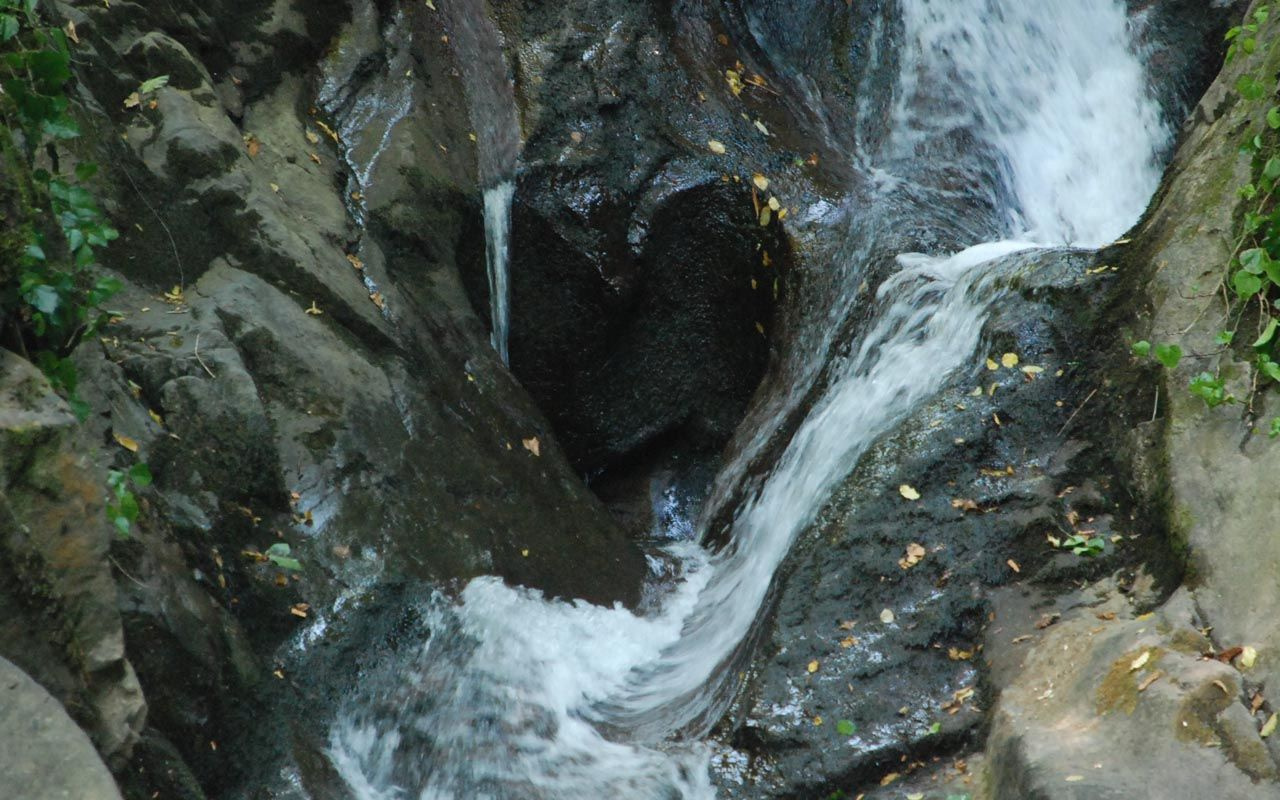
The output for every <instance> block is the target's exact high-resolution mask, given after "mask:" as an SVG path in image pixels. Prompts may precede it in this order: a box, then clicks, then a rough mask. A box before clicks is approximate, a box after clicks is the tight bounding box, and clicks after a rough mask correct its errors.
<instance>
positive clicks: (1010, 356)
mask: <svg viewBox="0 0 1280 800" xmlns="http://www.w3.org/2000/svg"><path fill="white" fill-rule="evenodd" d="M1000 365H1001V366H1002V367H1004V368H1005V369H1013V368H1014V367H1016V366H1018V354H1017V353H1005V354H1004V355H1002V356H1000Z"/></svg>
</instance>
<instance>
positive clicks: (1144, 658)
mask: <svg viewBox="0 0 1280 800" xmlns="http://www.w3.org/2000/svg"><path fill="white" fill-rule="evenodd" d="M1150 660H1151V651H1150V650H1143V651H1142V655H1140V656H1138V657H1137V658H1135V659H1134V660H1133V662H1132V663H1130V664H1129V671H1130V672H1137V671H1138V670H1140V669H1142V668H1143V667H1145V666H1146V665H1147V662H1148V661H1150Z"/></svg>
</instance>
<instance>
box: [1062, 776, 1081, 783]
mask: <svg viewBox="0 0 1280 800" xmlns="http://www.w3.org/2000/svg"><path fill="white" fill-rule="evenodd" d="M1066 780H1067V783H1079V782H1080V781H1082V780H1084V776H1083V775H1068V776H1067V779H1066Z"/></svg>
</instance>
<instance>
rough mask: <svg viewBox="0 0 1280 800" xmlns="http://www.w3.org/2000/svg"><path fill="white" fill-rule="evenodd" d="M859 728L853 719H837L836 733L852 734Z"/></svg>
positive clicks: (842, 734)
mask: <svg viewBox="0 0 1280 800" xmlns="http://www.w3.org/2000/svg"><path fill="white" fill-rule="evenodd" d="M857 730H858V726H857V725H855V724H853V720H848V719H842V720H837V721H836V733H838V734H840V735H841V736H852V735H853V734H854V733H855V732H856V731H857Z"/></svg>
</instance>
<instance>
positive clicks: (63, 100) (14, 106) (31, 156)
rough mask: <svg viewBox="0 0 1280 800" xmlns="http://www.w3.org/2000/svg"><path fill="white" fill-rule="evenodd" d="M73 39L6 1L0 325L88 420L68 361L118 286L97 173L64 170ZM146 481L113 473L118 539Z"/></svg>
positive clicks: (0, 30) (2, 0)
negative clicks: (110, 267)
mask: <svg viewBox="0 0 1280 800" xmlns="http://www.w3.org/2000/svg"><path fill="white" fill-rule="evenodd" d="M75 38H76V32H75V27H74V25H72V24H70V23H68V24H67V26H66V27H65V28H60V27H57V26H54V25H49V24H46V23H45V22H44V21H43V20H42V18H41V16H40V11H39V7H38V2H37V0H0V90H2V91H0V157H2V158H3V161H2V162H0V179H3V180H4V182H5V183H6V184H7V185H6V186H4V187H0V201H3V202H2V203H0V213H3V217H4V218H3V219H2V220H0V222H3V225H4V239H3V242H0V277H2V278H3V281H0V321H3V322H4V323H5V325H6V326H7V327H8V328H9V330H8V331H7V332H6V335H7V336H8V337H9V338H10V340H11V343H12V344H13V346H15V347H16V348H17V349H19V350H20V351H22V352H23V353H24V354H25V355H27V356H28V357H29V358H30V359H31V361H32V362H34V363H35V364H36V365H37V366H38V367H39V368H40V369H41V370H42V371H43V372H44V374H45V375H46V376H47V377H48V379H49V382H50V383H51V384H52V385H53V387H54V389H55V390H57V391H58V392H59V393H61V394H62V395H63V396H64V397H66V399H67V402H68V403H69V404H70V406H71V409H72V411H73V412H74V413H75V415H76V417H77V418H78V419H80V420H81V421H84V420H85V419H86V418H87V417H88V414H89V407H88V405H87V404H86V403H85V402H84V401H83V400H81V399H80V396H79V394H78V393H77V391H76V384H77V376H76V369H75V364H74V362H73V361H72V360H71V352H72V351H73V350H74V349H75V347H76V345H77V344H79V343H80V342H81V341H82V340H84V339H85V338H86V337H90V336H93V335H94V334H95V333H96V332H97V331H98V330H99V329H100V328H101V327H102V326H103V325H105V324H106V323H107V321H108V320H109V318H110V313H109V312H108V311H106V310H105V309H104V308H103V304H104V303H105V302H106V301H107V300H109V299H110V298H111V297H112V296H113V295H114V294H115V293H116V292H118V291H119V290H120V288H121V285H120V282H119V281H118V280H116V279H115V278H112V277H109V276H103V275H100V274H98V272H97V270H96V269H95V267H96V266H97V260H98V250H99V249H100V248H103V247H106V246H107V245H108V244H109V243H110V242H111V241H112V240H113V239H115V238H117V236H118V235H119V234H118V233H117V232H116V230H115V229H114V228H112V227H111V225H110V224H108V222H107V220H106V218H105V217H104V216H103V214H102V211H101V210H100V209H99V207H98V204H97V202H96V200H95V199H94V197H93V194H92V193H91V192H90V191H89V189H88V188H87V184H88V182H89V181H90V180H91V179H92V178H93V177H94V175H95V174H96V173H97V169H98V168H97V165H96V164H94V163H92V162H87V161H80V162H79V163H76V164H75V165H74V167H73V168H71V169H70V171H64V170H63V169H62V163H63V161H64V160H70V159H68V158H67V156H68V153H67V152H66V148H65V143H66V142H68V141H70V140H72V139H76V138H77V137H79V136H80V128H79V125H78V124H77V123H76V121H75V119H74V118H73V117H72V115H71V112H70V105H71V103H70V98H69V97H68V96H67V92H66V86H67V84H68V82H69V81H70V80H71V51H70V41H73V40H74V39H75ZM150 482H151V473H150V470H148V468H147V466H146V464H142V463H138V464H134V465H133V466H132V467H130V468H128V469H126V470H123V471H121V470H112V471H110V472H109V474H108V479H107V483H108V503H107V516H108V518H109V519H110V520H111V522H112V524H113V525H114V527H115V528H116V530H117V531H118V532H119V534H120V535H122V536H127V535H128V534H129V531H130V528H131V526H132V524H133V523H134V521H135V520H136V519H137V516H138V510H139V509H138V501H137V498H136V497H135V496H134V494H133V491H132V490H133V488H135V487H136V488H142V487H144V486H147V485H148V484H150Z"/></svg>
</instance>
